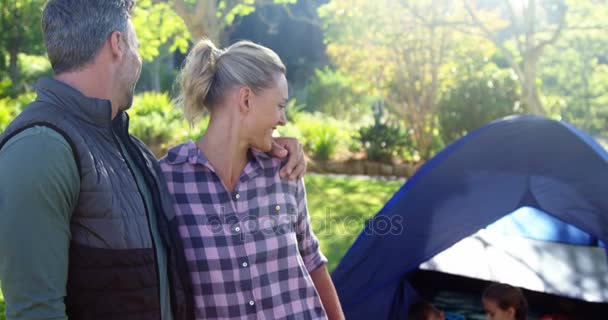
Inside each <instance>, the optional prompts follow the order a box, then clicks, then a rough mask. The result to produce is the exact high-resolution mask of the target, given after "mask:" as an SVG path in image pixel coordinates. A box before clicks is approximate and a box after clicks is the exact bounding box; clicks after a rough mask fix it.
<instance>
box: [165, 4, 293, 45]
mask: <svg viewBox="0 0 608 320" xmlns="http://www.w3.org/2000/svg"><path fill="white" fill-rule="evenodd" d="M296 1H297V0H219V1H208V0H172V1H171V2H172V5H173V9H174V10H175V12H176V13H177V14H179V16H180V17H181V18H182V19H183V21H184V23H185V24H186V26H188V30H189V31H190V34H191V35H192V38H193V39H195V40H198V39H201V38H209V39H211V40H212V41H213V42H214V43H216V44H219V45H225V44H226V40H227V39H228V35H229V34H230V32H231V31H232V29H231V27H232V26H233V25H234V22H235V19H236V18H237V17H243V16H246V15H248V14H251V13H252V12H254V11H255V10H256V8H257V7H260V6H265V5H270V4H289V3H295V2H296Z"/></svg>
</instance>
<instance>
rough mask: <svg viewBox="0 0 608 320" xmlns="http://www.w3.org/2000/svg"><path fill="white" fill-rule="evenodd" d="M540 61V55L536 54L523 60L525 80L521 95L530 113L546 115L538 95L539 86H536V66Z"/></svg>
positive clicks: (531, 54) (522, 82)
mask: <svg viewBox="0 0 608 320" xmlns="http://www.w3.org/2000/svg"><path fill="white" fill-rule="evenodd" d="M537 61H538V55H536V54H535V53H534V52H532V53H530V54H526V55H524V59H523V69H524V70H523V72H524V78H523V79H520V83H521V95H522V102H523V103H524V105H525V106H526V108H527V109H528V112H530V113H533V114H537V115H541V116H542V115H545V114H546V112H545V109H544V108H543V104H542V103H541V101H540V96H539V94H538V86H537V85H536V65H537Z"/></svg>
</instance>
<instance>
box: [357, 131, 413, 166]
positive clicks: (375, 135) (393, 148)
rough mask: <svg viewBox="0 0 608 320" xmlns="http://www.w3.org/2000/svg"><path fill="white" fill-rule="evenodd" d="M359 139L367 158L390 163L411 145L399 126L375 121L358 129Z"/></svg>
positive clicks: (407, 136)
mask: <svg viewBox="0 0 608 320" xmlns="http://www.w3.org/2000/svg"><path fill="white" fill-rule="evenodd" d="M359 135H360V137H359V139H360V141H361V144H362V146H363V149H364V150H365V151H366V153H367V159H369V160H373V161H380V162H386V163H390V162H392V160H393V157H394V156H399V155H402V154H403V153H404V152H405V151H406V150H407V149H408V148H409V147H411V141H410V140H411V139H410V138H409V135H408V134H407V133H406V132H405V130H403V129H402V128H401V127H399V126H396V125H389V124H385V123H381V122H376V123H374V124H373V125H372V126H369V127H365V128H361V129H360V130H359Z"/></svg>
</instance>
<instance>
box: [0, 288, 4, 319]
mask: <svg viewBox="0 0 608 320" xmlns="http://www.w3.org/2000/svg"><path fill="white" fill-rule="evenodd" d="M0 319H2V320H4V297H3V296H2V290H0Z"/></svg>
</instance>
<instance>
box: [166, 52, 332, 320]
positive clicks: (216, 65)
mask: <svg viewBox="0 0 608 320" xmlns="http://www.w3.org/2000/svg"><path fill="white" fill-rule="evenodd" d="M287 97H288V90H287V80H286V78H285V66H284V65H283V63H282V62H281V60H280V58H279V57H278V56H277V55H276V54H275V53H274V52H273V51H272V50H270V49H268V48H265V47H262V46H259V45H256V44H254V43H251V42H246V41H242V42H238V43H236V44H234V45H232V46H230V47H228V48H227V49H225V50H218V49H217V48H215V46H214V45H213V43H212V42H211V41H209V40H203V41H200V42H199V43H198V44H197V45H196V46H195V47H194V49H193V50H192V51H191V52H190V54H189V55H188V57H187V58H186V62H185V65H184V68H183V70H182V74H181V98H180V100H181V102H182V104H183V107H184V112H185V115H186V117H187V118H188V119H189V120H190V121H191V123H193V122H194V120H195V119H196V118H197V117H198V116H199V115H201V113H203V110H204V109H205V108H206V109H207V110H208V111H209V112H210V121H209V125H208V128H207V130H206V132H205V134H204V135H203V136H202V137H201V138H200V139H199V140H198V141H196V142H192V141H188V142H186V143H184V144H181V145H178V146H176V147H174V148H172V149H171V150H170V151H169V153H168V154H167V156H166V157H165V158H164V159H162V160H161V167H162V169H163V171H164V173H165V176H166V178H167V183H168V185H169V190H170V192H171V193H172V194H173V196H174V200H175V208H176V214H177V215H178V221H179V223H180V233H181V236H182V238H183V243H184V248H185V251H186V257H187V260H188V268H189V272H190V278H191V280H192V285H193V291H194V295H195V304H196V309H197V310H196V316H197V318H199V319H214V318H222V319H243V318H258V319H285V318H289V319H325V318H327V317H329V318H330V319H341V318H343V314H342V310H341V307H340V304H339V301H338V298H337V295H336V292H335V289H334V286H333V283H332V282H331V278H330V277H329V274H328V272H327V269H326V266H325V265H326V262H327V260H326V258H325V257H324V256H323V254H322V253H321V252H320V250H319V244H318V241H317V238H316V237H315V236H314V233H313V232H312V230H311V227H310V219H309V217H308V211H307V208H306V193H305V190H304V184H303V181H302V180H301V179H300V180H297V181H289V180H286V179H282V178H281V177H280V176H279V168H280V166H281V163H280V160H277V159H273V158H271V157H269V156H267V155H266V154H265V153H264V152H266V151H268V150H270V148H271V140H272V133H273V131H274V129H276V127H277V126H280V125H284V124H285V123H286V117H285V106H286V103H287Z"/></svg>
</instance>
